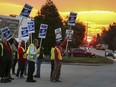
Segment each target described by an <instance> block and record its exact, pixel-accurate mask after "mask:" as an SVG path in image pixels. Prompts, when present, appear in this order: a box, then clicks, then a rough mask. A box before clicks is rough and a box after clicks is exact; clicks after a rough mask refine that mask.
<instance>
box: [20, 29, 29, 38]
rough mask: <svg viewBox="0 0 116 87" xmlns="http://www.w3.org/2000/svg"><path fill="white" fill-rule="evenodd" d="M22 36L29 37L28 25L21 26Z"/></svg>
mask: <svg viewBox="0 0 116 87" xmlns="http://www.w3.org/2000/svg"><path fill="white" fill-rule="evenodd" d="M21 37H22V38H25V37H28V28H27V27H21Z"/></svg>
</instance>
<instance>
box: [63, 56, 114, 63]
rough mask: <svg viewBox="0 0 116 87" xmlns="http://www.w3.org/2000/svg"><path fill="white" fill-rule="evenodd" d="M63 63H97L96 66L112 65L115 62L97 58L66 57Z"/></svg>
mask: <svg viewBox="0 0 116 87" xmlns="http://www.w3.org/2000/svg"><path fill="white" fill-rule="evenodd" d="M63 62H65V63H92V64H93V63H95V64H111V63H113V60H110V59H108V58H105V57H101V56H96V57H95V58H91V57H65V58H64V60H63Z"/></svg>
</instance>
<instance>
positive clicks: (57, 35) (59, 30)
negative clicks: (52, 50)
mask: <svg viewBox="0 0 116 87" xmlns="http://www.w3.org/2000/svg"><path fill="white" fill-rule="evenodd" d="M55 34H56V41H60V40H62V35H61V28H57V29H55Z"/></svg>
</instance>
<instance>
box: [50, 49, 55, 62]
mask: <svg viewBox="0 0 116 87" xmlns="http://www.w3.org/2000/svg"><path fill="white" fill-rule="evenodd" d="M54 57H55V56H54V48H53V47H52V49H51V57H50V59H51V60H54Z"/></svg>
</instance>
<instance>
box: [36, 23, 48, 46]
mask: <svg viewBox="0 0 116 87" xmlns="http://www.w3.org/2000/svg"><path fill="white" fill-rule="evenodd" d="M47 28H48V25H47V24H41V25H40V30H39V35H38V37H39V38H41V41H40V46H39V47H40V48H41V45H42V39H43V38H46V32H47Z"/></svg>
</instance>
